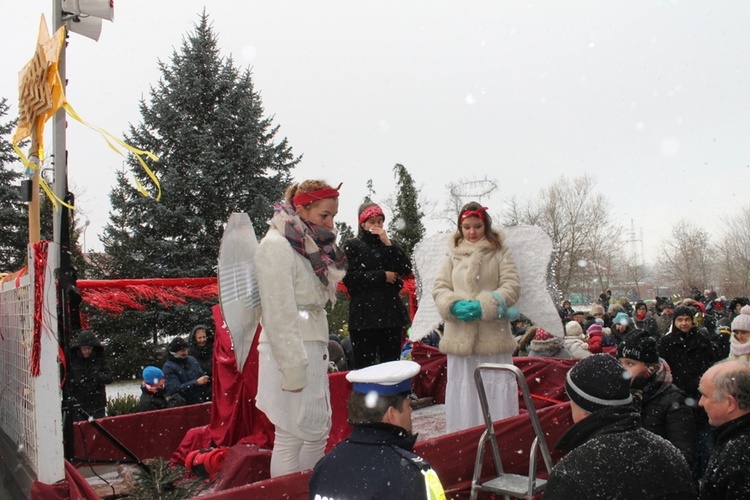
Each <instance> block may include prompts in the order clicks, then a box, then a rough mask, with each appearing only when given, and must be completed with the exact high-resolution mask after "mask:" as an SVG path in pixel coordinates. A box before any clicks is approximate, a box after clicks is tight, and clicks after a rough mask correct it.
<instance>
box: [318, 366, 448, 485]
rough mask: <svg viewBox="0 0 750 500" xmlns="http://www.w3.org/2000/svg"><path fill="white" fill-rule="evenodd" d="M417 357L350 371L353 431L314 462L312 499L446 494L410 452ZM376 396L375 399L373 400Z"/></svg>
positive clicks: (423, 465)
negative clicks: (412, 381)
mask: <svg viewBox="0 0 750 500" xmlns="http://www.w3.org/2000/svg"><path fill="white" fill-rule="evenodd" d="M417 373H419V364H417V363H415V362H413V361H391V362H387V363H383V364H379V365H375V366H370V367H368V368H364V369H362V370H356V371H351V372H349V373H348V374H347V376H346V378H347V380H349V381H350V382H352V383H353V391H354V392H352V394H351V396H350V397H349V405H348V410H349V422H351V424H352V426H353V429H352V434H351V435H350V436H349V438H348V439H347V440H346V441H343V442H341V443H339V444H338V445H337V446H336V447H335V448H334V449H333V450H331V452H330V453H329V454H327V455H326V456H324V457H323V458H322V459H320V461H319V462H318V463H317V464H316V465H315V469H314V470H313V473H312V476H311V477H310V498H311V499H316V498H388V499H391V498H393V499H399V498H403V499H409V500H413V499H432V498H445V497H444V495H443V496H442V497H441V496H440V495H441V494H443V488H442V485H441V484H440V480H439V479H438V477H437V474H435V471H434V470H432V467H430V464H428V463H427V462H426V461H425V460H423V459H422V458H420V457H418V456H417V455H414V454H413V453H412V452H411V450H412V448H413V447H414V443H415V441H416V440H417V436H416V435H413V434H412V433H411V405H410V399H409V393H410V391H411V379H412V377H414V375H416V374H417ZM373 399H374V401H373Z"/></svg>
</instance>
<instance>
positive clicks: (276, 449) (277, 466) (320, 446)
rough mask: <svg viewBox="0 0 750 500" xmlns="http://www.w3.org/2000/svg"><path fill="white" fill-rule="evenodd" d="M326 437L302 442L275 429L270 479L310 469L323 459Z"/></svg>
mask: <svg viewBox="0 0 750 500" xmlns="http://www.w3.org/2000/svg"><path fill="white" fill-rule="evenodd" d="M327 441H328V436H326V437H325V438H323V439H321V440H320V441H304V440H302V439H300V438H298V437H295V436H293V435H292V434H290V433H288V432H287V431H285V430H284V429H282V428H280V427H278V426H277V427H276V437H275V438H274V442H273V453H271V477H278V476H283V475H285V474H291V473H292V472H299V471H303V470H307V469H312V468H313V467H314V466H315V464H316V463H318V460H320V459H321V458H323V455H324V454H325V450H326V442H327Z"/></svg>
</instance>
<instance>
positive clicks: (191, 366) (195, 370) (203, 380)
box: [162, 337, 211, 405]
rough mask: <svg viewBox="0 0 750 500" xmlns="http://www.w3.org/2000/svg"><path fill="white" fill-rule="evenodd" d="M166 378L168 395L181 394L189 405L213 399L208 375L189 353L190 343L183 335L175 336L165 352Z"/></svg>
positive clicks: (164, 369)
mask: <svg viewBox="0 0 750 500" xmlns="http://www.w3.org/2000/svg"><path fill="white" fill-rule="evenodd" d="M165 358H166V359H167V362H166V363H164V367H163V368H162V370H163V371H164V379H165V380H166V382H167V396H170V397H172V396H175V395H176V394H179V395H180V396H182V397H183V398H185V402H186V403H187V404H189V405H193V404H196V403H204V402H206V401H210V400H211V386H210V385H209V384H210V379H209V377H208V375H206V374H205V373H203V370H202V369H201V365H200V364H199V363H198V360H196V359H195V358H194V357H192V356H190V355H189V354H188V344H187V342H185V339H183V338H182V337H175V338H174V339H172V341H171V342H170V343H169V347H167V352H166V353H165Z"/></svg>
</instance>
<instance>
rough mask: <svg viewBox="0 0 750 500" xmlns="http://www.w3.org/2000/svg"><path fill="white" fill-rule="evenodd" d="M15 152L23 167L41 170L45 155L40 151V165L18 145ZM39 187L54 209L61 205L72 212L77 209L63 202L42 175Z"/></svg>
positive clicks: (14, 147)
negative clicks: (40, 166)
mask: <svg viewBox="0 0 750 500" xmlns="http://www.w3.org/2000/svg"><path fill="white" fill-rule="evenodd" d="M13 150H14V151H15V152H16V154H17V155H18V156H19V157H20V158H21V163H23V166H24V167H26V168H27V169H29V170H39V165H41V164H42V159H43V158H44V153H43V151H42V150H41V148H40V149H39V151H38V152H37V156H38V158H39V164H36V163H34V162H33V161H31V159H30V158H29V157H27V156H26V155H25V154H24V153H23V151H21V148H19V147H18V145H17V144H15V143H14V144H13ZM39 187H41V188H42V191H44V193H45V194H46V195H47V198H49V199H50V201H51V202H52V207H53V208H54V209H55V210H59V209H60V205H62V206H64V207H66V208H69V209H71V210H75V207H74V206H73V205H70V204H69V203H66V202H65V201H64V200H61V199H60V198H59V197H58V196H57V195H56V194H55V192H54V191H53V190H52V188H51V187H50V186H49V184H47V181H45V180H44V177H42V176H41V175H40V176H39Z"/></svg>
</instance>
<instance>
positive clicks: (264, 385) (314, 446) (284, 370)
mask: <svg viewBox="0 0 750 500" xmlns="http://www.w3.org/2000/svg"><path fill="white" fill-rule="evenodd" d="M339 187H340V185H339ZM338 196H339V193H338V188H332V187H331V186H329V185H328V184H327V183H325V182H324V181H319V180H308V181H305V182H302V183H300V184H294V185H292V186H291V187H290V188H289V189H287V191H286V194H285V201H284V202H282V203H277V204H275V205H274V215H273V217H272V219H271V220H270V221H269V225H270V228H269V230H268V233H267V234H266V236H265V237H264V238H263V240H262V241H261V242H260V245H259V246H258V250H257V252H256V255H255V267H256V275H257V278H258V288H259V291H260V298H261V306H262V309H263V313H262V320H261V324H262V327H263V328H262V331H261V335H260V339H259V344H258V353H259V369H258V395H257V406H258V408H259V409H260V410H262V411H263V412H264V413H265V414H266V416H268V419H269V420H270V421H271V422H272V423H273V424H274V426H275V428H276V430H275V439H274V447H273V453H272V455H271V477H277V476H281V475H284V474H289V473H292V472H297V471H301V470H306V469H311V468H312V467H313V466H314V465H315V463H316V462H317V461H318V460H319V459H320V458H321V457H322V456H323V454H324V453H325V446H326V442H327V440H328V433H329V431H330V428H331V405H330V396H329V390H328V373H327V371H328V359H327V358H328V320H327V318H326V311H325V309H324V308H325V305H326V303H327V302H328V300H331V299H333V297H334V296H335V295H334V294H335V289H336V282H337V281H339V280H340V279H341V278H342V277H343V275H344V272H345V269H346V257H345V256H344V253H343V251H341V250H339V248H338V247H336V245H335V242H336V236H337V233H336V230H335V229H334V225H333V221H334V218H335V217H336V214H337V213H338V205H339V201H338Z"/></svg>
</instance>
